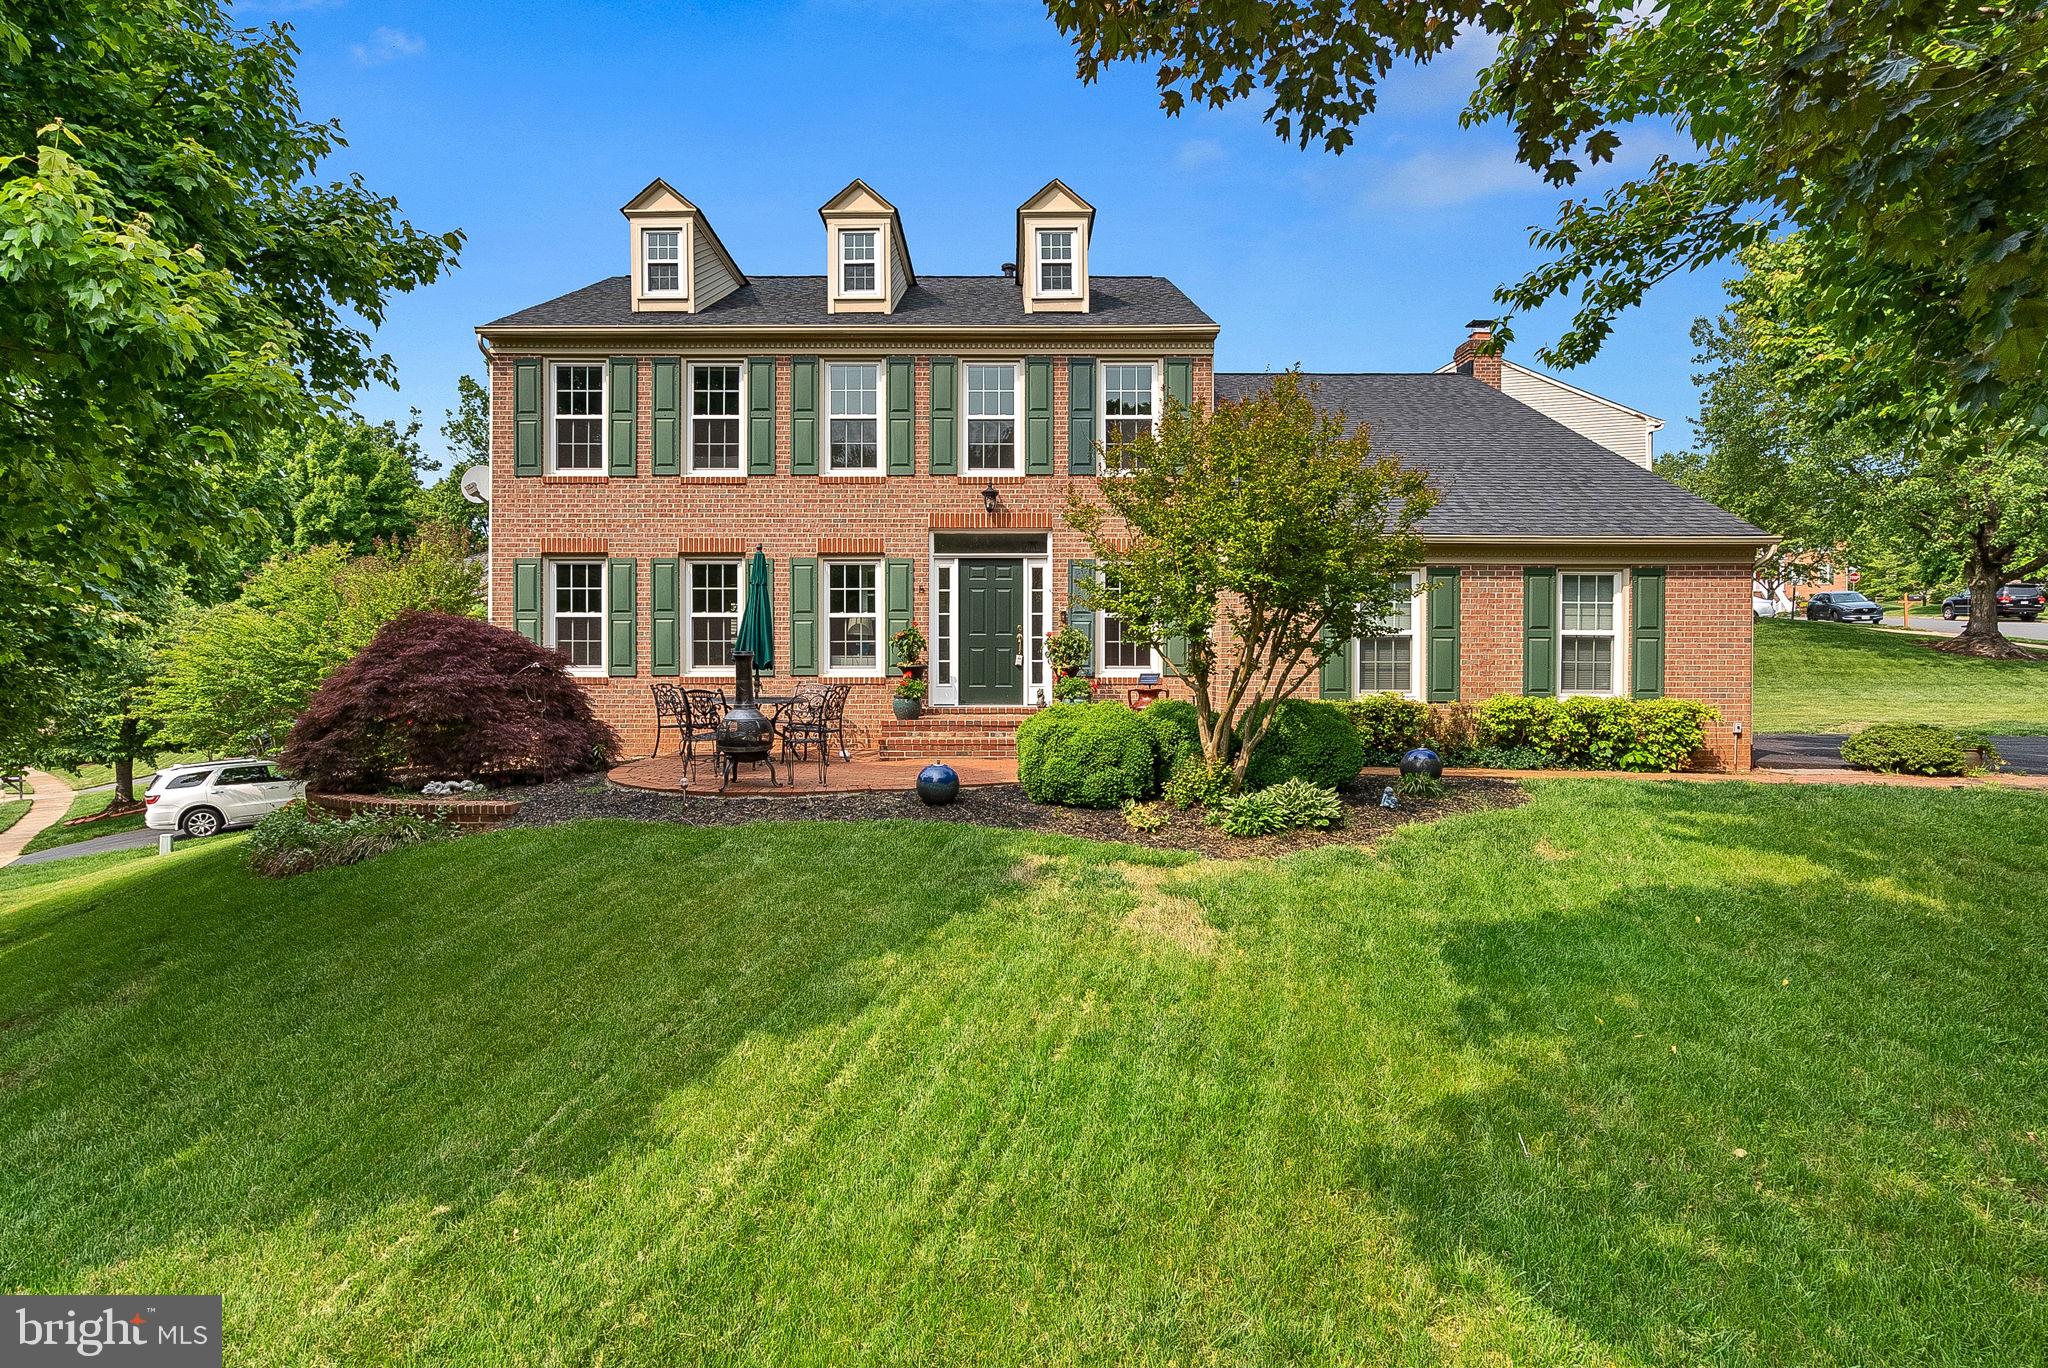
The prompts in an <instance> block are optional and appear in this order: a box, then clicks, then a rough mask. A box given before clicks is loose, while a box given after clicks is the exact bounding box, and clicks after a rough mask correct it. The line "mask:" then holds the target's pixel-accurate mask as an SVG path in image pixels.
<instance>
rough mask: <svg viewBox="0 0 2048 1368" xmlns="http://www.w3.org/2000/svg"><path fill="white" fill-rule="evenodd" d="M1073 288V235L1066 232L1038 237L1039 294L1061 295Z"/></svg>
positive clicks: (1044, 234) (1043, 234)
mask: <svg viewBox="0 0 2048 1368" xmlns="http://www.w3.org/2000/svg"><path fill="white" fill-rule="evenodd" d="M1073 288H1074V235H1073V234H1072V233H1068V232H1052V233H1044V232H1042V233H1040V234H1039V235H1038V289H1039V292H1040V293H1041V294H1062V293H1066V292H1068V291H1071V290H1072V289H1073Z"/></svg>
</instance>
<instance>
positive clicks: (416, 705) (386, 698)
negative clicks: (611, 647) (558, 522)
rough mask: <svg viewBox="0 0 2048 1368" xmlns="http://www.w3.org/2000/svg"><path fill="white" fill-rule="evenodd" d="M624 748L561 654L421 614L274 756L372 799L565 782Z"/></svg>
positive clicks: (383, 638) (385, 635)
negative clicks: (403, 789) (449, 782)
mask: <svg viewBox="0 0 2048 1368" xmlns="http://www.w3.org/2000/svg"><path fill="white" fill-rule="evenodd" d="M617 749H618V737H617V736H616V735H615V734H614V733H613V731H612V729H611V728H610V727H608V726H606V725H605V724H604V723H603V722H601V721H599V720H598V718H597V716H596V715H595V714H594V713H592V712H591V710H590V699H589V697H588V695H587V694H586V693H585V691H584V690H583V688H582V686H580V685H578V684H577V683H576V681H575V680H573V679H571V678H570V677H569V676H568V673H567V672H566V670H565V669H564V663H563V658H562V656H561V655H560V653H558V652H555V651H551V650H548V649H547V648H546V647H543V646H536V645H535V644H534V643H533V642H531V641H528V640H527V639H526V638H525V637H523V636H521V635H519V633H517V632H509V631H507V630H505V629H504V628H503V627H494V626H492V625H491V624H490V623H488V622H479V621H477V620H476V619H475V618H470V617H456V616H455V615H453V614H450V613H419V612H414V613H406V614H403V615H402V616H400V617H397V618H394V619H393V620H392V621H390V622H388V623H386V624H385V625H384V626H383V628H382V629H380V630H379V631H378V633H377V635H376V636H374V637H372V638H371V639H370V644H369V645H368V646H365V647H364V648H363V649H362V650H361V651H360V652H359V653H357V655H356V657H355V658H354V659H353V660H351V661H349V662H348V663H347V664H346V665H343V666H342V667H341V668H340V669H338V670H336V671H335V672H334V673H333V674H331V675H329V676H327V678H326V679H325V680H323V681H322V682H321V684H320V687H319V689H318V690H316V691H315V692H314V694H313V701H312V702H311V703H310V704H308V705H307V707H306V711H305V712H304V713H302V714H300V716H299V720H298V721H297V722H296V723H294V724H293V725H292V732H291V738H290V740H288V741H287V742H286V743H285V748H284V753H283V755H281V756H280V757H279V759H280V761H281V762H282V763H283V764H284V766H285V768H286V769H288V770H290V771H291V772H292V773H294V774H297V775H300V776H302V777H304V778H305V779H306V780H307V781H308V782H310V783H311V784H312V785H313V787H315V788H317V789H324V790H326V791H327V792H330V793H341V792H349V791H352V790H353V791H358V792H361V791H368V792H373V793H374V792H377V791H379V790H381V789H384V788H387V787H389V786H390V785H391V783H392V782H393V779H394V777H395V776H397V775H399V774H405V775H409V776H416V777H417V778H421V779H477V778H482V777H485V776H491V777H496V778H500V779H560V778H562V777H564V776H565V775H570V774H577V773H580V772H582V771H584V770H588V769H593V768H596V767H598V766H601V765H603V764H604V763H605V762H606V759H607V757H608V756H610V755H611V754H613V753H614V752H616V751H617Z"/></svg>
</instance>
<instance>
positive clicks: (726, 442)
mask: <svg viewBox="0 0 2048 1368" xmlns="http://www.w3.org/2000/svg"><path fill="white" fill-rule="evenodd" d="M744 429H745V424H744V423H743V422H742V421H741V418H740V364H739V362H737V361H698V362H692V363H691V365H690V470H691V473H693V474H702V475H735V474H738V473H739V472H740V471H742V470H743V469H745V453H744V452H743V451H742V450H741V447H742V444H743V442H744V440H745V438H744V435H743V434H744Z"/></svg>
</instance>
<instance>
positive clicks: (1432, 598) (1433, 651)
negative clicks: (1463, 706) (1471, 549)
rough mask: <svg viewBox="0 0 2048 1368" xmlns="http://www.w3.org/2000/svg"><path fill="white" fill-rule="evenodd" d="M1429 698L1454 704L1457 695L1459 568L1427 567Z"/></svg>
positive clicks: (1431, 700) (1449, 566)
mask: <svg viewBox="0 0 2048 1368" xmlns="http://www.w3.org/2000/svg"><path fill="white" fill-rule="evenodd" d="M1426 611H1427V612H1428V615H1429V642H1428V649H1429V655H1428V668H1429V683H1428V689H1429V701H1430V702H1432V703H1454V702H1456V701H1457V698H1458V570H1457V567H1456V566H1451V565H1436V566H1431V567H1430V570H1429V599H1428V608H1427V610H1426Z"/></svg>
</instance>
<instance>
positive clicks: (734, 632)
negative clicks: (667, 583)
mask: <svg viewBox="0 0 2048 1368" xmlns="http://www.w3.org/2000/svg"><path fill="white" fill-rule="evenodd" d="M688 607H689V614H690V622H689V628H688V632H689V642H690V669H691V670H692V671H693V672H694V671H700V670H702V671H721V670H730V669H731V668H732V644H733V642H734V641H735V640H736V639H737V638H738V636H739V631H740V563H739V562H738V561H691V562H690V593H689V604H688Z"/></svg>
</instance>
